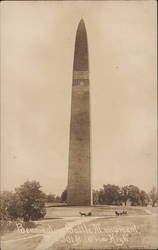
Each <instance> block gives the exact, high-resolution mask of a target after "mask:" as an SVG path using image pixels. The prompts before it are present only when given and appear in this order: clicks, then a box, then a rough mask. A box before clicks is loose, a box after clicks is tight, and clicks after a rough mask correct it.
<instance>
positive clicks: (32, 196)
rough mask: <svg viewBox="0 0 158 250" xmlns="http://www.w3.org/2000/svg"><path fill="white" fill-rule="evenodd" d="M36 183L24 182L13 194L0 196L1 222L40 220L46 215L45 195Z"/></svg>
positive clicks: (4, 193) (3, 193)
mask: <svg viewBox="0 0 158 250" xmlns="http://www.w3.org/2000/svg"><path fill="white" fill-rule="evenodd" d="M40 188H41V186H40V184H39V182H37V181H26V182H25V183H24V184H23V185H21V186H20V187H19V188H16V189H15V192H2V193H1V195H0V201H1V210H0V216H1V217H0V219H1V220H15V219H22V220H23V221H25V222H26V221H30V220H38V219H42V218H43V217H44V216H45V214H46V209H45V194H44V193H43V192H42V191H41V190H40Z"/></svg>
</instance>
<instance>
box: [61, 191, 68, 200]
mask: <svg viewBox="0 0 158 250" xmlns="http://www.w3.org/2000/svg"><path fill="white" fill-rule="evenodd" d="M66 201H67V188H66V189H65V190H64V191H63V192H62V194H61V202H66Z"/></svg>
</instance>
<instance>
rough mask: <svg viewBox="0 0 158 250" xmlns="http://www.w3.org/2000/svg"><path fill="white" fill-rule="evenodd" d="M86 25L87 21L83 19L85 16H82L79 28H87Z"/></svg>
mask: <svg viewBox="0 0 158 250" xmlns="http://www.w3.org/2000/svg"><path fill="white" fill-rule="evenodd" d="M85 29H86V27H85V22H84V20H83V18H81V20H80V22H79V24H78V30H85Z"/></svg>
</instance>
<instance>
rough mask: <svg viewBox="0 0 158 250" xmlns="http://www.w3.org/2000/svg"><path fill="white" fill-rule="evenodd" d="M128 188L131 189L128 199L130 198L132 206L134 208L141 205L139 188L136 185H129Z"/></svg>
mask: <svg viewBox="0 0 158 250" xmlns="http://www.w3.org/2000/svg"><path fill="white" fill-rule="evenodd" d="M128 188H129V193H128V197H129V200H130V201H131V205H132V206H137V205H140V204H141V201H140V190H139V188H138V187H136V186H134V185H129V186H128Z"/></svg>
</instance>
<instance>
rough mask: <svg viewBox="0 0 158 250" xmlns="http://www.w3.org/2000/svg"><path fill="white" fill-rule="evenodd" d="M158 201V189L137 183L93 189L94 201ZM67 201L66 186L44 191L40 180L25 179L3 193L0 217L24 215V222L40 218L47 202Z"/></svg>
mask: <svg viewBox="0 0 158 250" xmlns="http://www.w3.org/2000/svg"><path fill="white" fill-rule="evenodd" d="M157 201H158V192H157V190H156V187H153V188H152V190H151V191H150V192H149V193H146V192H145V191H144V190H140V189H139V188H138V187H136V186H134V185H128V186H123V187H119V186H117V185H111V184H107V185H103V187H102V188H101V189H99V190H93V204H94V205H99V204H100V205H123V204H124V205H126V204H127V203H128V202H130V205H132V206H147V205H148V204H152V206H155V204H156V202H157ZM61 202H62V203H63V202H64V203H66V202H67V189H65V190H64V191H63V192H62V193H61V195H60V196H56V195H54V194H48V195H47V194H45V193H44V192H43V191H42V190H41V185H40V183H39V182H37V181H26V182H25V183H24V184H23V185H21V186H20V187H18V188H15V191H14V192H10V191H3V192H1V193H0V204H1V206H0V220H1V221H2V220H16V219H21V220H23V221H24V222H27V221H30V220H38V219H42V218H44V216H45V215H46V203H50V204H52V203H61Z"/></svg>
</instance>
